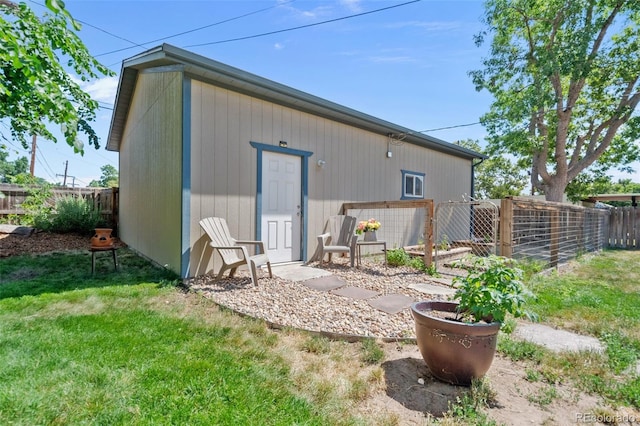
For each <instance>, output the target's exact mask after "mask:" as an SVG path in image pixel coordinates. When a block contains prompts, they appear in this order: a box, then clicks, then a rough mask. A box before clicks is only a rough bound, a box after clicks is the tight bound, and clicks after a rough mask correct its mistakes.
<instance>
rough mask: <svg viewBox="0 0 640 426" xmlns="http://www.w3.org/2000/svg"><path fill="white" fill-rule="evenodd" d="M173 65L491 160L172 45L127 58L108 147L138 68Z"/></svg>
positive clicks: (114, 145)
mask: <svg viewBox="0 0 640 426" xmlns="http://www.w3.org/2000/svg"><path fill="white" fill-rule="evenodd" d="M172 64H182V65H184V70H185V73H186V74H188V75H191V76H193V77H196V78H199V79H202V80H204V81H209V82H212V83H215V84H216V85H218V86H222V87H225V88H228V89H231V90H234V91H237V92H241V93H244V94H247V95H250V96H253V97H258V98H261V99H263V100H267V101H271V102H275V103H278V104H281V105H284V106H289V107H292V108H295V109H298V110H303V111H305V112H309V113H312V114H314V115H318V116H321V117H324V118H328V119H331V120H334V121H338V122H342V123H345V124H349V125H353V126H356V127H359V128H362V129H365V130H368V131H372V132H374V133H378V134H381V135H385V136H388V135H390V134H392V135H395V136H399V135H401V136H400V137H402V138H403V140H404V141H406V142H408V143H412V144H415V145H419V146H423V147H426V148H430V149H434V150H437V151H440V152H445V153H448V154H451V155H456V156H459V157H463V158H467V159H470V160H473V159H475V158H487V157H486V156H485V155H483V154H480V153H478V152H476V151H473V150H470V149H467V148H463V147H461V146H458V145H454V144H452V143H449V142H446V141H443V140H440V139H437V138H434V137H431V136H427V135H423V134H421V133H418V132H414V131H412V130H410V129H407V128H405V127H402V126H398V125H397V124H393V123H390V122H388V121H385V120H381V119H379V118H376V117H373V116H371V115H368V114H365V113H362V112H359V111H356V110H354V109H351V108H348V107H345V106H342V105H339V104H336V103H334V102H331V101H328V100H326V99H322V98H320V97H317V96H314V95H311V94H308V93H306V92H302V91H300V90H297V89H293V88H291V87H288V86H285V85H283V84H280V83H277V82H274V81H271V80H268V79H265V78H263V77H259V76H257V75H255V74H251V73H248V72H246V71H243V70H240V69H238V68H234V67H231V66H229V65H226V64H223V63H220V62H217V61H215V60H213V59H209V58H206V57H203V56H201V55H197V54H195V53H192V52H189V51H186V50H183V49H180V48H177V47H174V46H171V45H168V44H163V45H162V46H158V47H155V48H153V49H150V50H148V51H146V52H143V53H141V54H139V55H137V56H134V57H132V58H130V59H127V60H125V61H124V62H123V65H122V72H121V74H120V81H119V83H118V95H117V97H116V104H115V108H114V113H113V116H112V120H111V127H110V130H109V139H108V142H107V149H108V150H111V151H118V150H119V146H120V140H121V138H122V132H123V131H124V124H125V122H126V118H127V114H128V111H129V104H130V101H131V96H132V95H133V89H134V86H135V81H136V78H137V74H138V70H141V69H146V68H153V67H158V66H166V65H172Z"/></svg>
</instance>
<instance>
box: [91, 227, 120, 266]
mask: <svg viewBox="0 0 640 426" xmlns="http://www.w3.org/2000/svg"><path fill="white" fill-rule="evenodd" d="M112 231H113V230H112V229H111V228H96V229H95V234H94V235H93V237H91V247H90V248H89V251H90V252H91V275H94V274H95V272H96V252H101V251H111V254H112V256H113V267H114V269H115V270H116V271H118V255H117V254H116V250H117V247H116V245H115V241H114V240H113V237H112V236H111V232H112Z"/></svg>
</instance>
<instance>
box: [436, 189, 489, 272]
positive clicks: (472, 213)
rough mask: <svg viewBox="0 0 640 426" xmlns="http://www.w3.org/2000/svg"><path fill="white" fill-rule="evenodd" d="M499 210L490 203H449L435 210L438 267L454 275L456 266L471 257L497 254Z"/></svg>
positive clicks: (440, 270)
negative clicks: (460, 261) (455, 263)
mask: <svg viewBox="0 0 640 426" xmlns="http://www.w3.org/2000/svg"><path fill="white" fill-rule="evenodd" d="M498 226H499V210H498V207H497V206H496V205H495V204H493V203H491V202H489V201H448V202H444V203H439V204H438V205H437V206H436V209H435V227H434V232H433V234H434V235H433V243H434V245H435V256H434V260H433V262H434V265H435V267H436V270H437V271H438V272H439V273H445V274H446V273H451V268H450V267H449V266H450V265H451V263H452V262H454V261H455V260H457V259H461V258H463V257H465V256H468V255H476V256H488V255H490V254H496V247H497V245H498Z"/></svg>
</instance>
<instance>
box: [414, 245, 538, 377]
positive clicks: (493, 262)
mask: <svg viewBox="0 0 640 426" xmlns="http://www.w3.org/2000/svg"><path fill="white" fill-rule="evenodd" d="M455 266H456V267H463V268H465V269H466V270H467V274H466V276H462V277H456V278H454V281H453V282H454V284H455V285H457V290H456V292H455V294H454V295H453V301H448V302H446V301H422V302H416V303H414V304H413V305H412V306H411V313H412V315H413V318H414V319H415V327H416V340H417V343H418V348H419V349H420V353H421V354H422V357H423V358H424V361H425V363H426V364H427V367H429V370H430V371H431V373H432V374H433V375H434V376H435V377H436V378H438V379H440V380H442V381H445V382H448V383H452V384H456V385H470V384H471V381H472V380H473V379H477V378H481V377H483V376H484V375H485V373H486V372H487V370H489V367H490V366H491V363H492V362H493V357H494V355H495V350H496V342H497V337H498V332H499V331H500V327H501V325H502V323H503V321H504V320H505V317H506V316H507V314H511V315H513V316H514V317H523V316H528V317H530V318H531V315H529V314H528V313H527V312H526V311H525V309H524V305H525V303H526V298H527V297H528V296H529V295H530V293H529V292H528V291H527V289H526V288H525V286H524V284H523V282H522V271H521V270H520V269H519V268H517V267H516V266H515V262H514V261H513V260H511V259H507V258H504V257H500V256H495V255H491V256H488V257H477V256H472V257H470V258H465V259H463V260H462V261H459V262H457V264H456V265H455Z"/></svg>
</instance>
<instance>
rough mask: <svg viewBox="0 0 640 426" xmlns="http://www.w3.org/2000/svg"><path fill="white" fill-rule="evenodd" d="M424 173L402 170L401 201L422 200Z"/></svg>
mask: <svg viewBox="0 0 640 426" xmlns="http://www.w3.org/2000/svg"><path fill="white" fill-rule="evenodd" d="M424 176H425V174H424V173H418V172H411V171H409V170H402V199H403V200H406V199H411V198H424Z"/></svg>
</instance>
